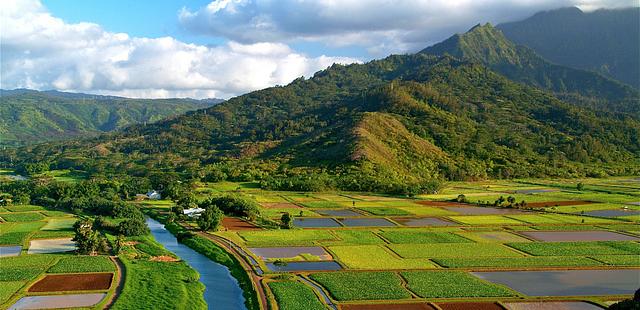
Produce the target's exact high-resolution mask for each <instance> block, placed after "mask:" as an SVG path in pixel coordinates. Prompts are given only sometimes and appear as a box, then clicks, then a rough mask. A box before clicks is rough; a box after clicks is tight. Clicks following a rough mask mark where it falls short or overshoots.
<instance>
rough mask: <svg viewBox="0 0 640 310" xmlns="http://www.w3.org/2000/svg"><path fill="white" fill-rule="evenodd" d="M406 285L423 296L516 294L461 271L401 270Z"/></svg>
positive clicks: (494, 295)
mask: <svg viewBox="0 0 640 310" xmlns="http://www.w3.org/2000/svg"><path fill="white" fill-rule="evenodd" d="M401 275H402V277H403V278H405V279H406V280H407V287H408V288H409V289H410V290H411V291H413V292H414V293H416V295H418V296H420V297H423V298H457V297H503V296H515V295H516V294H515V293H514V292H513V291H511V290H509V289H507V288H505V287H502V286H498V285H495V284H492V283H489V282H486V281H483V280H481V279H478V278H476V277H474V276H472V275H470V274H468V273H465V272H462V271H409V272H402V273H401Z"/></svg>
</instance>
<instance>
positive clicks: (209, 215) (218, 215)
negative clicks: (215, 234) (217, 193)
mask: <svg viewBox="0 0 640 310" xmlns="http://www.w3.org/2000/svg"><path fill="white" fill-rule="evenodd" d="M223 218H224V213H222V211H221V210H220V209H219V208H218V207H216V206H210V207H209V208H207V209H206V210H205V211H204V212H202V214H200V217H198V226H199V227H200V229H201V230H202V231H209V230H213V231H217V230H218V227H219V226H220V223H222V219H223Z"/></svg>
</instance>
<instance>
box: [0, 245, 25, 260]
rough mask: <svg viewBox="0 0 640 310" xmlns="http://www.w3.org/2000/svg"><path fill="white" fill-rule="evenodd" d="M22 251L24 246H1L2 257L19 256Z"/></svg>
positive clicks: (0, 255)
mask: <svg viewBox="0 0 640 310" xmlns="http://www.w3.org/2000/svg"><path fill="white" fill-rule="evenodd" d="M21 251H22V246H19V245H16V246H0V257H9V256H18V255H20V252H21Z"/></svg>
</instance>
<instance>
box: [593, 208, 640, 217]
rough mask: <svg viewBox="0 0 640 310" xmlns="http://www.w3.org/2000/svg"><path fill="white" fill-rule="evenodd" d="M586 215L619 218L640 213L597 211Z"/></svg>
mask: <svg viewBox="0 0 640 310" xmlns="http://www.w3.org/2000/svg"><path fill="white" fill-rule="evenodd" d="M584 214H586V215H591V216H600V217H618V216H629V215H640V211H636V210H622V209H617V210H596V211H589V212H585V213H584Z"/></svg>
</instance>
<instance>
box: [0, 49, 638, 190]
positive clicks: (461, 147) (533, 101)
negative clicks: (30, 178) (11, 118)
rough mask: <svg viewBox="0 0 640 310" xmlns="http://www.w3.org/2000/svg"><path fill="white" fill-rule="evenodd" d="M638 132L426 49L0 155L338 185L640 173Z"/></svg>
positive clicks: (616, 118)
mask: <svg viewBox="0 0 640 310" xmlns="http://www.w3.org/2000/svg"><path fill="white" fill-rule="evenodd" d="M639 137H640V122H638V120H636V119H634V118H631V117H629V116H628V115H625V114H613V113H609V112H604V111H594V110H591V109H585V108H581V107H578V106H575V105H572V104H568V103H565V102H563V101H560V100H559V99H557V98H556V97H555V96H553V95H552V94H549V93H545V92H544V91H541V90H539V89H536V88H533V87H529V86H526V85H523V84H519V83H515V82H513V81H510V80H508V79H506V78H505V77H503V76H502V75H499V74H496V73H494V72H493V71H491V70H489V69H487V68H486V67H484V66H482V65H480V64H478V63H475V62H468V61H462V60H458V59H456V58H453V57H450V56H443V57H436V56H432V55H427V54H424V53H421V54H416V55H402V56H390V57H387V58H385V59H382V60H376V61H372V62H370V63H366V64H353V65H349V66H341V65H334V66H332V67H330V68H329V69H327V70H324V71H321V72H318V73H316V74H315V75H314V77H312V78H310V79H307V80H305V79H297V80H295V81H294V82H292V83H291V84H289V85H287V86H281V87H272V88H268V89H264V90H261V91H256V92H252V93H249V94H246V95H243V96H239V97H236V98H233V99H230V100H228V101H226V102H224V103H222V104H219V105H216V106H214V107H211V108H208V109H205V110H200V111H193V112H188V113H186V114H185V115H182V116H179V117H176V118H172V119H167V120H163V121H160V122H157V123H153V124H148V125H134V126H131V127H128V128H125V129H124V130H122V131H120V132H115V133H112V134H109V135H105V136H102V137H98V138H95V139H91V140H84V141H71V142H63V143H51V144H47V145H42V146H36V147H26V148H21V149H17V150H5V151H4V152H0V155H1V156H0V161H3V162H13V163H14V164H15V163H17V164H18V165H20V164H22V163H25V162H34V161H35V162H37V161H40V162H41V161H42V158H45V159H46V160H47V161H48V163H50V164H51V165H52V166H55V167H57V168H74V169H81V170H84V171H87V172H90V173H107V174H108V173H122V172H123V171H127V173H130V174H132V175H148V174H150V173H154V172H155V171H158V170H162V171H165V172H166V171H178V172H180V173H184V174H188V175H190V176H192V177H194V178H201V177H202V176H203V174H206V172H207V171H210V170H211V169H217V168H216V167H219V165H220V164H221V163H224V162H227V161H228V160H232V159H233V160H238V159H239V161H235V164H233V167H234V169H244V170H242V171H239V172H238V171H234V172H233V174H235V175H241V176H243V177H242V179H252V178H253V179H264V178H265V177H266V176H268V175H271V176H273V175H279V176H283V177H286V176H290V175H291V174H295V173H309V172H313V173H326V174H330V175H333V176H335V177H336V178H337V179H338V181H337V182H338V184H342V185H341V188H347V189H368V190H371V189H373V190H378V189H380V190H386V188H389V187H388V186H387V187H385V186H386V185H384V184H389V183H392V184H409V183H419V182H424V181H428V180H433V179H456V180H461V179H481V178H487V177H531V176H580V175H587V174H588V175H597V174H600V173H607V174H622V173H634V172H638V171H637V167H639V166H638V165H636V164H634V163H638V161H639V158H640V140H639ZM634 169H636V170H634ZM229 173H231V172H229ZM363 184H367V185H363Z"/></svg>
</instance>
